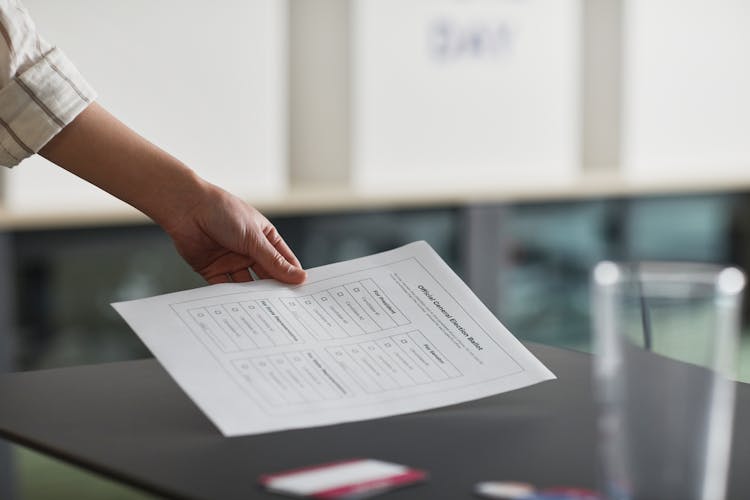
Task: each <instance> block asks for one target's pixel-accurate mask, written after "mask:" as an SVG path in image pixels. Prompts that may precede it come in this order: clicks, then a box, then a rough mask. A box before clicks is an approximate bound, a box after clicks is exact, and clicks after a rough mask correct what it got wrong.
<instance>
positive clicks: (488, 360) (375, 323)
mask: <svg viewBox="0 0 750 500" xmlns="http://www.w3.org/2000/svg"><path fill="white" fill-rule="evenodd" d="M113 306H114V308H115V309H116V310H117V312H119V313H120V314H121V315H122V317H123V318H125V320H126V321H127V322H128V324H129V325H130V326H131V327H132V329H133V330H134V331H135V332H136V334H137V335H138V336H139V337H140V338H141V340H143V342H144V343H145V344H146V346H148V348H149V349H150V350H151V352H153V354H154V355H155V356H156V358H157V359H158V360H159V362H160V363H161V364H162V365H163V366H164V368H165V369H166V370H167V372H169V374H170V375H171V376H172V377H173V378H174V380H175V381H176V382H177V383H178V384H179V385H180V387H182V389H183V390H184V391H185V392H186V393H187V394H188V396H190V398H191V399H192V400H193V401H194V402H195V403H196V404H197V405H198V406H199V407H200V408H201V410H203V412H204V413H205V414H206V415H207V416H208V417H209V418H210V419H211V421H212V422H213V423H214V424H215V425H216V427H218V429H219V430H220V431H221V432H222V433H223V434H224V435H225V436H238V435H245V434H258V433H263V432H271V431H280V430H284V429H295V428H304V427H313V426H319V425H327V424H336V423H341V422H352V421H357V420H365V419H371V418H377V417H386V416H391V415H398V414H403V413H409V412H415V411H420V410H428V409H431V408H436V407H440V406H445V405H451V404H456V403H461V402H464V401H469V400H473V399H478V398H482V397H486V396H491V395H493V394H498V393H501V392H505V391H510V390H513V389H518V388H521V387H525V386H528V385H531V384H535V383H538V382H541V381H543V380H548V379H552V378H555V377H554V375H553V374H552V372H550V371H549V370H548V369H547V368H546V367H545V366H544V365H543V364H542V363H541V362H540V361H539V360H537V359H536V358H535V357H534V356H533V355H532V354H531V353H530V352H529V351H528V350H527V349H526V348H525V347H524V346H523V345H522V344H521V343H520V342H519V341H518V340H517V339H516V338H515V337H514V336H513V335H512V334H511V333H510V332H509V331H508V330H507V329H506V328H505V327H504V326H503V325H502V324H501V323H500V322H499V321H498V320H497V318H495V316H494V315H493V314H492V313H491V312H490V311H489V310H488V309H487V308H486V307H485V306H484V305H483V304H482V302H481V301H480V300H479V299H478V298H477V297H476V296H475V295H474V294H473V293H472V292H471V290H470V289H469V288H468V287H467V286H466V285H465V284H464V283H463V281H461V279H460V278H459V277H458V276H457V275H456V274H455V273H454V272H453V271H452V270H451V269H450V268H449V267H448V266H447V265H446V264H445V262H443V260H442V259H441V258H440V257H439V256H438V255H437V253H435V251H434V250H433V249H432V248H431V247H430V246H429V245H428V244H427V243H425V242H415V243H411V244H409V245H406V246H403V247H400V248H397V249H394V250H390V251H387V252H383V253H379V254H375V255H370V256H367V257H362V258H358V259H354V260H349V261H346V262H339V263H336V264H330V265H327V266H322V267H318V268H314V269H309V270H308V278H307V281H306V282H305V283H303V284H302V285H297V286H289V285H283V284H281V283H279V282H277V281H273V280H262V281H258V282H251V283H227V284H221V285H212V286H206V287H203V288H198V289H195V290H187V291H183V292H177V293H171V294H167V295H160V296H156V297H150V298H146V299H141V300H133V301H129V302H119V303H116V304H113Z"/></svg>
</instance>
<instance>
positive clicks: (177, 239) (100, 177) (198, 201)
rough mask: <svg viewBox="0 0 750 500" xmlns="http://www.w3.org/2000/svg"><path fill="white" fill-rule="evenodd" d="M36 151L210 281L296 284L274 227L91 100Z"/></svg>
mask: <svg viewBox="0 0 750 500" xmlns="http://www.w3.org/2000/svg"><path fill="white" fill-rule="evenodd" d="M39 153H40V154H41V155H42V156H44V157H45V158H47V159H48V160H50V161H52V162H53V163H56V164H57V165H59V166H61V167H63V168H65V169H66V170H68V171H70V172H71V173H73V174H75V175H77V176H78V177H80V178H82V179H85V180H87V181H89V182H91V183H92V184H95V185H96V186H98V187H100V188H102V189H104V190H105V191H107V192H109V193H110V194H112V195H114V196H116V197H118V198H120V199H121V200H123V201H124V202H126V203H128V204H130V205H132V206H134V207H136V208H137V209H139V210H141V211H142V212H144V213H145V214H146V215H148V216H149V217H151V218H152V219H153V220H154V221H156V223H158V224H159V225H160V226H162V227H163V228H164V230H165V231H166V232H167V233H168V234H169V235H170V236H171V237H172V239H173V240H174V243H175V246H176V247H177V250H178V252H179V253H180V255H182V257H183V258H184V259H185V260H186V261H187V262H188V263H189V264H190V265H191V266H192V267H193V269H194V270H195V271H196V272H198V273H200V274H201V275H202V276H203V277H204V278H205V279H206V280H207V281H208V282H209V283H222V282H227V281H249V280H251V276H250V273H249V272H248V270H247V269H248V268H251V269H252V270H253V271H254V272H255V273H256V274H257V275H258V276H259V277H261V278H276V279H278V280H280V281H284V282H287V283H301V282H302V281H304V279H305V272H304V270H303V269H302V267H301V266H300V263H299V261H298V260H297V258H296V257H295V256H294V254H293V253H292V251H291V250H290V249H289V247H288V246H287V245H286V243H285V242H284V240H283V239H282V238H281V236H279V234H278V232H277V231H276V229H275V228H274V227H273V225H272V224H271V223H270V222H269V221H268V220H267V219H266V218H265V217H264V216H263V215H262V214H261V213H260V212H258V211H257V210H255V209H254V208H253V207H251V206H250V205H248V204H247V203H244V202H243V201H241V200H240V199H238V198H237V197H235V196H233V195H231V194H229V193H228V192H226V191H224V190H222V189H220V188H219V187H217V186H214V185H212V184H210V183H208V182H206V181H204V180H203V179H201V178H200V177H198V176H197V175H196V174H195V173H194V172H193V171H192V170H190V169H189V168H188V167H187V166H185V165H184V164H182V163H181V162H180V161H179V160H177V159H176V158H174V157H172V156H170V155H169V154H167V153H166V152H164V151H162V150H161V149H159V148H157V147H156V146H154V145H153V144H151V143H150V142H148V141H147V140H145V139H144V138H142V137H141V136H139V135H138V134H136V133H135V132H133V131H132V130H131V129H129V128H128V127H127V126H125V125H124V124H122V123H121V122H120V121H118V120H117V119H116V118H115V117H114V116H112V115H111V114H109V113H108V112H107V111H106V110H105V109H104V108H102V107H101V106H99V105H98V104H97V103H92V104H90V105H89V106H88V107H87V108H86V109H85V110H84V111H83V112H81V113H80V114H79V115H78V116H77V117H76V118H75V119H74V120H73V121H72V122H71V123H70V124H68V125H67V126H66V127H65V128H63V129H62V130H61V131H60V132H59V133H58V134H57V135H56V136H55V137H53V138H52V140H50V141H49V142H48V143H47V144H46V145H45V146H44V147H43V148H42V149H41V150H40V151H39Z"/></svg>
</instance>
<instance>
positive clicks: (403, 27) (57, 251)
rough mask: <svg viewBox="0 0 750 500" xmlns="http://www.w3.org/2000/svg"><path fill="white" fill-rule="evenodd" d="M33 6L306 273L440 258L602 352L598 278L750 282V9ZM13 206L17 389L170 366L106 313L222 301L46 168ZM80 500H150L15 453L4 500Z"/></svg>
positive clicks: (491, 2) (9, 324)
mask: <svg viewBox="0 0 750 500" xmlns="http://www.w3.org/2000/svg"><path fill="white" fill-rule="evenodd" d="M25 4H26V5H27V6H28V8H29V9H30V10H31V12H32V15H33V17H34V18H35V19H36V21H37V24H38V27H39V30H40V31H41V33H42V34H43V35H44V36H45V37H47V38H48V39H50V40H51V41H52V42H53V43H55V44H57V45H59V46H60V47H62V48H63V49H64V50H65V51H66V52H67V53H68V55H69V56H70V57H71V58H72V59H73V60H74V61H75V62H76V64H77V65H78V66H79V69H80V70H81V71H82V73H83V74H84V75H86V76H87V77H88V79H89V80H90V81H91V83H92V84H93V86H94V87H95V88H96V89H97V90H98V92H99V94H100V102H101V103H102V104H104V105H105V106H107V107H108V108H110V109H111V110H112V111H113V112H114V113H115V114H117V115H118V116H119V117H120V118H121V119H123V120H124V121H125V122H126V123H128V124H129V125H130V126H132V127H133V128H135V129H136V130H137V131H139V132H141V133H142V134H144V135H145V136H146V137H148V138H149V139H151V140H152V141H154V142H156V143H157V144H159V145H160V146H162V147H164V148H165V149H167V150H169V151H170V152H171V153H173V154H174V155H176V156H178V157H179V158H181V159H183V160H184V161H186V163H188V164H189V165H190V166H192V167H193V168H195V169H196V170H197V171H198V172H199V173H201V175H204V176H206V177H207V178H209V179H210V180H212V181H214V182H216V183H218V184H220V185H222V186H223V187H225V188H227V189H229V190H230V191H233V192H235V193H237V194H239V195H240V196H243V197H245V198H246V199H248V200H249V201H250V202H251V203H253V204H255V205H256V206H257V207H258V208H260V209H261V210H262V211H264V212H265V213H266V214H267V215H268V216H269V217H270V218H271V219H272V221H273V222H274V223H275V224H276V226H277V228H278V229H279V230H280V232H281V233H282V234H283V235H284V237H285V238H286V239H287V241H288V242H289V244H290V246H291V247H292V248H293V249H294V250H295V252H296V253H297V255H298V256H299V257H300V259H301V261H302V262H303V264H304V265H305V266H307V267H312V266H317V265H321V264H325V263H329V262H332V261H336V260H341V259H347V258H352V257H356V256H361V255H364V254H367V253H371V252H376V251H381V250H386V249H389V248H392V247H394V246H397V245H400V244H403V243H407V242H410V241H414V240H419V239H424V240H427V241H428V242H429V243H430V244H431V245H432V246H433V247H434V248H435V249H436V250H437V251H438V253H440V254H441V255H442V257H443V258H444V259H445V260H446V261H447V262H448V263H449V264H450V265H451V266H452V267H453V268H454V269H455V270H456V271H457V272H458V273H459V274H460V275H461V276H462V277H463V278H464V279H465V280H466V281H467V283H468V284H469V285H470V286H471V287H472V289H473V290H474V291H475V292H476V293H477V295H479V297H480V298H481V299H482V300H483V301H484V302H485V304H487V306H488V307H489V308H490V309H491V310H492V311H493V312H495V313H496V314H497V316H498V317H499V318H500V320H501V321H502V322H503V323H505V324H506V326H508V327H509V328H510V330H511V331H513V332H514V333H515V334H516V335H517V336H518V337H519V338H520V339H522V340H529V341H537V342H544V343H548V344H554V345H558V346H564V347H570V348H575V349H583V350H588V349H590V333H589V301H588V298H589V297H588V293H589V292H588V274H589V271H590V269H591V268H592V267H593V265H594V264H595V263H596V262H598V261H599V260H602V259H632V260H638V259H666V260H694V261H703V262H721V263H734V264H737V265H740V266H743V267H745V268H750V265H748V261H750V244H749V242H750V240H749V239H748V238H750V225H749V223H748V220H750V168H748V167H750V140H748V138H750V57H749V56H750V53H749V51H750V48H749V47H750V43H749V42H750V30H748V29H747V28H748V27H750V4H748V3H747V2H743V1H741V0H714V1H709V0H687V1H685V0H683V1H679V2H678V1H677V0H651V1H646V0H407V1H403V0H400V1H399V0H288V1H283V0H217V1H215V2H211V3H210V4H208V3H206V2H198V1H197V0H151V1H149V2H145V1H140V0H137V1H133V0H128V1H125V0H25ZM104 54H107V55H106V56H104ZM230 97H231V98H230ZM186 103H189V104H186ZM0 188H1V190H0V191H1V195H0V371H2V370H6V371H7V370H33V369H42V368H53V367H60V366H68V365H75V364H82V363H95V362H105V361H117V360H127V359H133V358H139V357H145V356H148V355H149V353H148V352H147V350H146V349H145V348H144V347H143V345H142V344H140V342H139V341H138V339H137V338H136V337H135V335H134V334H133V333H132V332H130V331H129V329H128V327H127V326H126V325H125V324H124V322H123V321H122V320H121V319H120V318H119V317H117V316H116V314H115V313H114V311H113V310H112V309H111V307H110V306H109V303H111V302H114V301H118V300H124V299H128V298H136V297H143V296H147V295H153V294H158V293H164V292H169V291H175V290H180V289H184V288H189V287H196V286H201V285H202V282H201V280H200V279H199V278H198V277H197V276H196V275H194V274H193V273H192V271H190V269H189V268H188V267H187V266H186V265H185V264H184V263H183V262H182V261H181V260H180V258H179V257H178V256H177V254H176V252H175V251H174V249H173V248H172V245H171V242H170V241H169V240H168V238H167V237H166V236H165V235H164V234H163V233H162V232H161V231H160V229H159V228H157V227H155V226H153V225H152V224H151V223H150V222H149V221H148V220H146V219H145V218H144V217H142V216H140V215H139V214H137V213H136V212H135V211H134V210H132V209H130V208H129V207H127V206H124V205H123V204H121V203H120V202H119V201H117V200H114V199H112V198H111V197H109V196H108V195H106V194H103V193H101V192H99V191H97V190H96V189H95V188H93V187H91V186H87V185H85V184H84V183H83V182H81V181H78V180H77V179H75V178H73V177H72V176H70V175H69V174H67V173H65V172H63V171H62V170H60V169H57V168H56V167H54V166H51V165H49V164H48V163H47V162H46V161H45V160H43V159H41V158H33V159H30V160H27V161H26V162H24V163H23V164H22V165H20V166H19V167H17V168H15V169H14V170H13V171H8V172H5V171H3V172H0ZM745 330H747V329H745ZM748 338H750V337H749V336H748V335H747V334H745V335H743V340H744V342H743V347H742V352H741V355H742V358H743V360H744V363H742V364H741V370H742V372H741V377H745V378H748V377H750V368H749V366H750V359H748V356H750V350H748V349H750V347H749V346H750V342H748V341H747V340H748ZM67 496H71V497H75V498H79V499H81V498H140V497H141V495H140V494H139V493H138V492H135V491H131V490H127V489H124V488H120V487H117V486H115V485H112V484H110V483H108V482H106V481H104V480H101V479H99V478H94V477H93V476H91V475H88V474H83V473H81V472H78V471H76V470H74V469H72V468H70V467H67V466H62V465H60V464H57V463H56V462H54V461H52V460H49V459H45V458H43V457H41V456H39V455H37V454H35V453H33V452H31V451H29V450H26V449H19V448H12V449H11V448H9V447H7V446H6V447H1V446H0V498H17V499H38V498H40V499H42V498H65V497H67Z"/></svg>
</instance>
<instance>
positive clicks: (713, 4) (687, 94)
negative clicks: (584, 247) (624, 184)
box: [622, 0, 750, 180]
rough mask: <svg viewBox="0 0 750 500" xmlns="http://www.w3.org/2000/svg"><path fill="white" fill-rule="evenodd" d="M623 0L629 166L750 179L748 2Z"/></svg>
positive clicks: (641, 173)
mask: <svg viewBox="0 0 750 500" xmlns="http://www.w3.org/2000/svg"><path fill="white" fill-rule="evenodd" d="M624 7H625V10H624V21H623V22H624V48H625V50H624V68H623V69H624V81H623V90H624V92H623V117H624V120H623V141H622V148H623V149H622V168H623V170H624V172H625V173H626V174H627V175H629V176H631V177H635V178H647V179H658V178H664V179H686V178H687V179H690V178H693V179H699V178H707V179H708V178H725V179H729V178H733V179H737V180H740V179H741V178H745V179H750V56H749V53H748V47H750V29H748V28H749V27H750V2H747V1H746V0H687V1H686V0H658V1H652V0H627V1H625V2H624Z"/></svg>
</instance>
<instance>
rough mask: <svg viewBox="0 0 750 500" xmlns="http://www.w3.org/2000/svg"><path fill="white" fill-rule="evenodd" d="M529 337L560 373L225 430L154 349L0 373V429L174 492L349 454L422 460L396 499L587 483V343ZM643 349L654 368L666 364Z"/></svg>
mask: <svg viewBox="0 0 750 500" xmlns="http://www.w3.org/2000/svg"><path fill="white" fill-rule="evenodd" d="M528 347H529V349H530V350H531V351H532V352H533V353H534V354H535V355H536V356H538V357H539V359H540V360H541V361H542V362H543V363H545V364H546V365H547V366H548V367H549V368H550V369H551V370H552V371H553V372H554V373H555V374H556V375H557V376H558V380H555V381H549V382H544V383H542V384H538V385H535V386H533V387H529V388H525V389H520V390H517V391H514V392H510V393H506V394H501V395H498V396H493V397H490V398H486V399H483V400H480V401H474V402H470V403H465V404H461V405H456V406H451V407H446V408H442V409H438V410H432V411H427V412H421V413H416V414H411V415H404V416H398V417H390V418H384V419H378V420H371V421H366V422H358V423H350V424H342V425H334V426H328V427H318V428H314V429H306V430H295V431H285V432H277V433H272V434H264V435H259V436H247V437H237V438H224V437H222V436H221V434H220V433H219V432H218V431H217V430H216V429H215V428H214V427H213V425H212V424H211V422H210V421H209V420H208V419H207V418H206V417H205V416H204V415H203V414H202V413H201V412H200V411H199V410H198V408H197V407H196V406H195V405H193V403H192V402H191V401H190V400H189V399H188V397H187V396H186V395H185V394H184V393H183V392H182V391H181V390H180V389H179V387H178V386H177V385H176V384H175V383H174V382H173V381H172V379H171V378H170V377H169V375H167V373H166V372H165V371H164V370H163V369H162V368H161V366H160V365H159V364H158V363H157V362H156V361H155V360H152V359H150V360H142V361H130V362H123V363H111V364H104V365H93V366H81V367H75V368H65V369H57V370H45V371H38V372H26V373H16V374H9V375H3V376H0V435H1V436H4V437H6V438H8V439H10V440H12V441H14V442H16V443H19V444H22V445H25V446H28V447H31V448H34V449H37V450H39V451H42V452H45V453H48V454H50V455H52V456H55V457H58V458H61V459H63V460H66V461H69V462H72V463H74V464H78V465H80V466H81V467H84V468H86V469H89V470H92V471H96V472H100V473H102V474H104V475H106V476H109V477H111V478H114V479H116V480H118V481H122V482H123V483H127V484H130V485H133V486H136V487H140V488H142V489H144V490H146V491H149V492H151V493H156V494H159V495H163V496H167V497H174V498H190V499H211V500H217V499H238V500H239V499H242V500H247V499H249V498H280V497H278V496H276V495H271V494H269V493H266V492H264V491H263V490H262V489H260V488H259V487H258V486H257V483H256V479H257V477H258V476H259V475H260V474H261V473H264V472H273V471H279V470H284V469H289V468H294V467H301V466H306V465H310V464H316V463H320V462H326V461H334V460H339V459H343V458H351V457H368V458H370V457H371V458H378V459H382V460H389V461H393V462H398V463H402V464H406V465H410V466H413V467H418V468H423V469H426V470H427V471H429V473H430V475H431V478H430V481H429V482H428V483H426V484H423V485H420V486H415V487H410V488H406V489H403V490H399V491H396V492H393V493H392V494H391V495H390V498H394V499H396V498H404V499H406V498H415V499H416V498H419V499H442V498H445V499H459V498H471V497H472V494H471V490H472V487H473V485H474V484H475V483H476V482H478V481H482V480H490V479H507V480H511V479H512V480H520V481H529V482H532V483H534V484H536V485H538V486H552V485H577V486H583V487H594V486H595V485H596V469H597V461H596V454H597V453H596V442H597V440H596V436H597V430H596V420H595V415H596V408H595V405H594V403H593V399H592V387H591V380H590V372H591V356H589V355H587V354H583V353H578V352H573V351H567V350H563V349H557V348H552V347H545V346H540V345H534V344H529V345H528ZM652 361H653V362H649V363H650V365H651V366H650V368H649V369H653V370H655V373H656V374H658V371H659V370H660V369H661V366H663V365H665V364H666V365H670V366H672V365H674V364H675V363H676V362H674V361H669V360H665V359H662V358H658V357H656V356H654V357H653V360H652ZM672 368H673V366H672ZM680 369H682V368H680ZM684 369H685V370H691V369H693V368H692V367H689V366H687V365H686V366H685V368H684ZM737 396H738V397H737V410H736V412H737V413H736V420H735V421H736V424H735V434H734V440H733V442H734V448H733V460H732V472H731V476H730V483H731V484H730V490H729V498H738V499H740V498H750V475H748V474H747V473H746V472H745V471H746V469H747V468H748V466H750V433H748V431H747V426H745V425H744V423H745V422H747V421H748V419H749V418H750V386H748V385H746V384H739V385H738V393H737Z"/></svg>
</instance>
